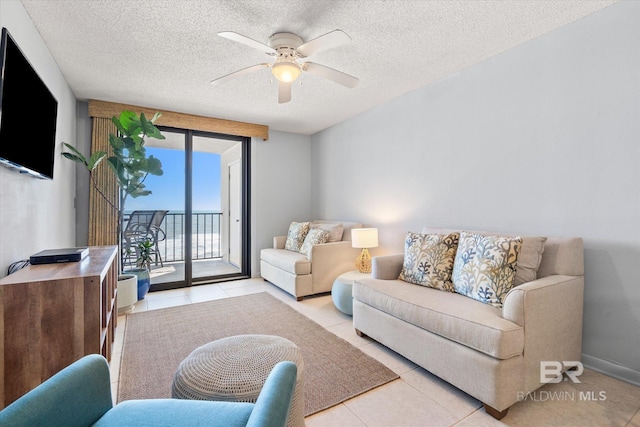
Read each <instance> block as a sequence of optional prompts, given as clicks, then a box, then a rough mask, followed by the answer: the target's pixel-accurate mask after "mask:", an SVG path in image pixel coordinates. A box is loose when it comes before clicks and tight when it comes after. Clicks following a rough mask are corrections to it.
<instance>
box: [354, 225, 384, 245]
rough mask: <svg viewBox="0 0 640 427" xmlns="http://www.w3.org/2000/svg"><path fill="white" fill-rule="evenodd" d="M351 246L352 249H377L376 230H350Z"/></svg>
mask: <svg viewBox="0 0 640 427" xmlns="http://www.w3.org/2000/svg"><path fill="white" fill-rule="evenodd" d="M351 246H352V247H354V248H376V247H378V229H377V228H353V229H352V230H351Z"/></svg>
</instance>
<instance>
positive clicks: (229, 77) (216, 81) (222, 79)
mask: <svg viewBox="0 0 640 427" xmlns="http://www.w3.org/2000/svg"><path fill="white" fill-rule="evenodd" d="M262 68H269V64H256V65H252V66H251V67H247V68H243V69H242V70H238V71H234V72H233V73H231V74H227V75H226V76H222V77H218V78H217V79H213V80H211V84H212V85H219V84H221V83H225V82H227V81H229V80H233V79H235V78H236V77H240V76H244V75H245V74H250V73H253V72H254V71H258V70H260V69H262Z"/></svg>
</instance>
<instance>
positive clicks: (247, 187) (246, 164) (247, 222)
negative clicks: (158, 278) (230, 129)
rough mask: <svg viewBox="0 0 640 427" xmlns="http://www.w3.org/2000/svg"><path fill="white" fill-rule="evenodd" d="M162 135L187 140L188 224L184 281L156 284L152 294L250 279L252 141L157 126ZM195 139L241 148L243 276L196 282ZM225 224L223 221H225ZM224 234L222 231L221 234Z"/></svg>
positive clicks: (241, 268) (212, 133) (224, 216)
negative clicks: (232, 143)
mask: <svg viewBox="0 0 640 427" xmlns="http://www.w3.org/2000/svg"><path fill="white" fill-rule="evenodd" d="M158 129H160V131H161V132H163V131H167V132H172V133H181V134H184V137H185V141H184V142H185V147H184V153H185V200H184V203H185V206H184V208H185V209H184V212H185V220H184V234H185V243H184V245H185V247H184V263H185V265H184V280H182V281H175V282H166V283H156V284H152V285H151V289H150V291H161V290H168V289H177V288H186V287H191V286H197V285H203V284H209V283H215V282H222V281H228V280H238V279H246V278H249V277H251V256H250V255H251V138H249V137H241V136H235V135H227V134H221V133H215V132H205V131H197V130H191V129H181V128H173V127H168V126H158ZM193 137H204V138H212V139H223V140H229V141H238V142H239V143H240V144H241V153H242V154H241V159H240V160H241V162H240V163H241V165H242V173H241V183H240V187H241V188H240V191H241V194H240V200H241V204H242V212H241V215H240V217H241V218H242V224H241V231H240V232H241V235H242V237H241V243H240V244H241V250H240V252H241V262H240V264H241V265H240V272H239V273H232V274H221V275H217V276H208V277H198V278H195V281H194V278H193V265H192V263H193V249H192V246H191V245H192V239H193V234H192V233H193V224H192V221H191V218H192V215H193ZM228 216H229V213H228V212H222V215H221V217H222V218H227V217H228ZM223 220H224V219H223ZM221 231H222V230H221V229H220V230H219V232H221ZM227 250H228V248H227Z"/></svg>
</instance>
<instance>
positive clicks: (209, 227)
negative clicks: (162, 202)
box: [124, 211, 240, 285]
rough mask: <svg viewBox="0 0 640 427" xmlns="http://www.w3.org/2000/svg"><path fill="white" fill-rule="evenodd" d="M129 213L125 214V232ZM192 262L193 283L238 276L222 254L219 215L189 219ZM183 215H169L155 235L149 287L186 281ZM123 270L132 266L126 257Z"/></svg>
mask: <svg viewBox="0 0 640 427" xmlns="http://www.w3.org/2000/svg"><path fill="white" fill-rule="evenodd" d="M129 217H130V213H127V214H125V228H126V225H127V223H128V221H129ZM191 217H192V220H191V221H192V222H191V227H192V234H191V235H192V242H191V261H192V276H193V280H194V281H197V280H198V279H199V278H205V277H214V276H220V275H229V274H237V273H239V272H240V269H239V268H238V267H236V266H234V265H233V264H231V263H229V262H227V261H226V260H225V259H224V257H223V254H222V247H223V242H222V239H221V230H222V227H221V220H222V214H221V213H220V212H195V213H193V214H192V215H191ZM185 223H186V221H185V213H184V212H171V211H169V212H168V213H167V214H166V215H165V217H164V219H163V220H162V223H161V224H160V227H159V231H158V242H157V247H156V252H157V255H156V256H155V262H154V263H152V265H151V283H152V285H154V284H161V283H170V282H180V281H184V280H185V261H186V258H185V257H186V250H185V249H186V239H185V236H186V231H185V228H186V227H185V225H186V224H185ZM125 259H126V261H125V262H124V264H125V268H126V266H128V265H131V264H132V263H133V262H135V260H134V259H132V257H129V258H128V259H127V258H126V257H125Z"/></svg>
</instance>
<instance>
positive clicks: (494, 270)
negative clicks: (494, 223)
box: [453, 231, 522, 308]
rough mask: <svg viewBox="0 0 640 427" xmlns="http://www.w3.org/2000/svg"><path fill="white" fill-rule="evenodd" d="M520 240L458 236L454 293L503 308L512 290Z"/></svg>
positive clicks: (469, 235)
mask: <svg viewBox="0 0 640 427" xmlns="http://www.w3.org/2000/svg"><path fill="white" fill-rule="evenodd" d="M521 247H522V238H520V237H502V236H482V235H480V234H472V233H468V232H465V231H463V232H461V233H460V242H459V243H458V252H457V253H456V258H455V262H454V264H453V286H454V287H455V290H456V292H457V293H459V294H462V295H466V296H468V297H470V298H473V299H475V300H478V301H481V302H484V303H486V304H491V305H493V306H494V307H499V308H500V307H502V302H503V301H504V298H505V297H506V296H507V293H508V292H509V291H510V290H511V288H513V284H514V280H515V277H516V265H517V263H518V254H519V253H520V248H521Z"/></svg>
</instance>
